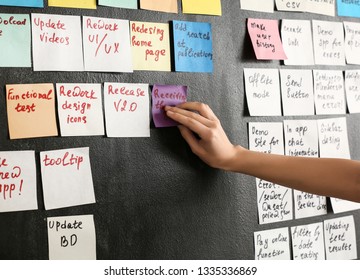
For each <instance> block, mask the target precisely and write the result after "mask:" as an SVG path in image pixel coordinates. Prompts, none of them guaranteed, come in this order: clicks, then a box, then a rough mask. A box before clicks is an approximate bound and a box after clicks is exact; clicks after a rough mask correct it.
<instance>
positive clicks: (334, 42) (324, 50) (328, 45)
mask: <svg viewBox="0 0 360 280" xmlns="http://www.w3.org/2000/svg"><path fill="white" fill-rule="evenodd" d="M312 23H313V40H314V42H313V43H314V55H315V64H317V65H345V46H344V44H345V42H344V26H343V24H342V22H332V21H320V20H313V21H312Z"/></svg>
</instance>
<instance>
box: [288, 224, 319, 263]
mask: <svg viewBox="0 0 360 280" xmlns="http://www.w3.org/2000/svg"><path fill="white" fill-rule="evenodd" d="M291 240H292V248H293V258H294V260H325V248H324V229H323V223H316V224H310V225H304V226H296V227H292V228H291Z"/></svg>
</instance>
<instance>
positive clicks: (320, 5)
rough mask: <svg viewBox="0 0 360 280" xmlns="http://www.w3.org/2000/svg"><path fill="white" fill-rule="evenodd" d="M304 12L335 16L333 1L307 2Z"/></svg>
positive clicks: (308, 0)
mask: <svg viewBox="0 0 360 280" xmlns="http://www.w3.org/2000/svg"><path fill="white" fill-rule="evenodd" d="M306 12H309V13H314V14H321V15H327V16H333V17H334V16H335V0H307V3H306Z"/></svg>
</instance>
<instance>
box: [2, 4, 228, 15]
mask: <svg viewBox="0 0 360 280" xmlns="http://www.w3.org/2000/svg"><path fill="white" fill-rule="evenodd" d="M96 2H98V4H99V5H100V6H108V7H117V8H125V9H138V2H139V1H138V0H98V1H96V0H81V1H79V0H48V5H49V7H65V8H82V9H96V7H97V5H96ZM0 5H3V6H20V7H35V8H43V7H44V0H0ZM182 6H183V13H185V14H203V15H218V16H220V15H221V13H222V12H221V0H182ZM140 8H141V9H144V10H150V11H159V12H167V13H178V0H161V1H158V0H140Z"/></svg>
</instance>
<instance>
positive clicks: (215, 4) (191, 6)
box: [182, 0, 222, 16]
mask: <svg viewBox="0 0 360 280" xmlns="http://www.w3.org/2000/svg"><path fill="white" fill-rule="evenodd" d="M182 7H183V13H184V14H199V15H215V16H221V14H222V12H221V0H195V1H194V0H182Z"/></svg>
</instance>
